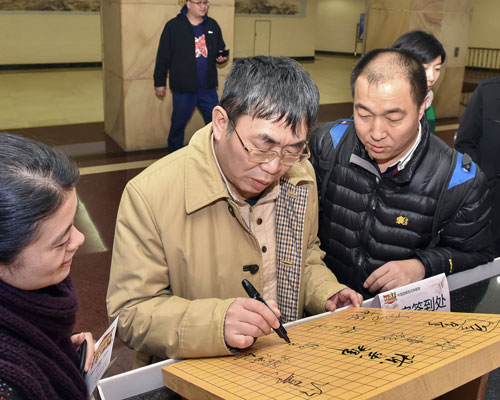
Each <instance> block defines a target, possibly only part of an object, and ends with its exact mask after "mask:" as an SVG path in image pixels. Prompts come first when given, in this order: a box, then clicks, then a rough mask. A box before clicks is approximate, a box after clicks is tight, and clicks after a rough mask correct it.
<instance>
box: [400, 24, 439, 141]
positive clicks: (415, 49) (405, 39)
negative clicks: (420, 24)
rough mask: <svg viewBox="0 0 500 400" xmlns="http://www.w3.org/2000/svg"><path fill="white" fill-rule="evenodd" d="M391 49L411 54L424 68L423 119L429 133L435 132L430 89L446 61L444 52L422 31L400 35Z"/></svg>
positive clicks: (432, 94) (433, 39)
mask: <svg viewBox="0 0 500 400" xmlns="http://www.w3.org/2000/svg"><path fill="white" fill-rule="evenodd" d="M392 48H393V49H402V50H406V51H409V52H410V53H412V54H413V55H414V56H415V57H417V59H418V60H419V61H420V63H421V64H422V65H423V66H424V68H425V74H426V75H427V90H428V93H427V95H428V96H429V99H428V100H427V103H426V107H425V108H426V110H425V117H426V119H427V121H428V122H429V127H430V128H431V132H435V130H436V114H435V112H434V107H432V100H433V99H434V93H433V91H432V87H433V86H434V84H435V83H436V82H437V80H438V79H439V75H440V74H441V67H442V66H443V64H444V61H445V60H446V51H445V50H444V47H443V45H442V44H441V42H440V41H439V40H437V39H436V37H435V36H434V35H432V34H430V33H427V32H424V31H411V32H407V33H405V34H404V35H402V36H401V37H400V38H399V39H398V40H396V41H395V42H394V44H393V45H392Z"/></svg>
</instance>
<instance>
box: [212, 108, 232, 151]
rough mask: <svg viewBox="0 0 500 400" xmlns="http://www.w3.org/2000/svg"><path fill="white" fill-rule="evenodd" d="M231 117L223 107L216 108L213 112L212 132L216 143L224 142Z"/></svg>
mask: <svg viewBox="0 0 500 400" xmlns="http://www.w3.org/2000/svg"><path fill="white" fill-rule="evenodd" d="M228 124H229V117H228V115H227V112H226V110H224V109H223V108H222V107H221V106H215V107H214V109H213V110H212V130H213V134H214V139H215V141H216V142H219V141H220V140H222V138H223V137H224V136H225V135H226V132H227V127H228Z"/></svg>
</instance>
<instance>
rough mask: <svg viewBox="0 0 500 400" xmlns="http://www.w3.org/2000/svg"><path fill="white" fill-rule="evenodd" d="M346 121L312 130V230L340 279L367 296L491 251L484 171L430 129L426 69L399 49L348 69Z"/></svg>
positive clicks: (466, 264) (468, 264)
mask: <svg viewBox="0 0 500 400" xmlns="http://www.w3.org/2000/svg"><path fill="white" fill-rule="evenodd" d="M351 89H352V93H353V97H354V121H351V120H342V121H337V122H333V123H332V122H331V123H327V124H325V125H323V126H321V127H320V128H319V129H318V131H317V132H316V133H315V134H313V138H312V141H311V152H312V163H313V165H314V167H315V170H316V175H317V180H318V191H319V195H320V199H319V201H320V211H319V212H320V217H319V238H320V240H321V245H322V249H323V250H324V251H325V252H326V257H325V262H326V264H327V265H328V267H329V268H330V269H331V270H332V271H333V272H334V273H335V275H336V276H337V278H338V279H339V281H340V282H342V283H344V284H346V285H348V286H350V287H352V288H353V289H354V290H357V291H358V292H360V293H363V295H364V297H365V298H368V297H372V296H373V295H374V294H376V293H377V292H380V291H386V290H390V289H393V288H396V287H399V286H403V285H405V284H408V283H411V282H416V281H418V280H420V279H423V278H426V277H429V276H432V275H436V274H439V273H442V272H445V273H446V274H451V273H454V272H459V271H462V270H465V269H468V268H472V267H474V266H477V265H479V264H484V263H486V262H488V261H491V260H492V258H493V248H492V239H491V233H490V226H489V214H490V206H489V202H488V197H487V196H488V193H487V192H488V189H487V183H486V178H485V176H484V174H483V173H482V172H481V171H480V170H479V168H478V167H477V165H476V164H474V163H473V162H472V161H471V160H470V158H469V157H467V156H462V154H460V153H457V152H456V151H455V150H453V149H451V148H449V147H448V146H447V145H446V144H445V143H443V142H442V141H441V140H440V139H438V138H437V137H435V136H434V135H431V134H430V131H429V127H428V124H427V123H426V121H425V119H424V120H423V121H421V119H422V116H423V114H424V112H425V100H426V94H427V82H426V75H425V70H424V68H423V67H422V65H421V64H420V63H419V62H418V60H416V59H415V58H414V57H413V56H412V55H411V54H410V53H408V52H405V51H404V50H395V49H379V50H374V51H372V52H370V53H368V54H366V55H365V56H364V57H363V58H362V59H361V60H359V62H358V63H357V64H356V66H355V67H354V69H353V71H352V74H351Z"/></svg>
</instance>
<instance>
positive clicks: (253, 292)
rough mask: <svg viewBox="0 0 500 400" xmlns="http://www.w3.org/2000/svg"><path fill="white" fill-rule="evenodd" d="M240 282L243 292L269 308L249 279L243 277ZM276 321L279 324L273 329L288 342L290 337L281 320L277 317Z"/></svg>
mask: <svg viewBox="0 0 500 400" xmlns="http://www.w3.org/2000/svg"><path fill="white" fill-rule="evenodd" d="M241 284H242V285H243V289H245V292H247V294H248V296H249V297H251V298H252V299H255V300H258V301H260V302H261V303H264V304H265V306H266V307H267V308H269V309H270V310H271V307H269V306H268V305H267V303H266V301H265V300H264V298H263V297H262V296H261V295H260V294H259V292H257V289H255V287H254V286H253V285H252V284H251V283H250V282H249V281H247V280H246V279H243V280H242V281H241ZM271 311H272V310H271ZM278 322H279V323H280V326H279V327H278V329H274V328H273V330H274V331H275V332H276V333H277V334H278V336H279V337H280V338H282V339H284V340H285V341H286V342H287V343H290V339H288V335H287V333H286V329H285V328H284V327H283V325H282V324H281V321H280V320H279V319H278Z"/></svg>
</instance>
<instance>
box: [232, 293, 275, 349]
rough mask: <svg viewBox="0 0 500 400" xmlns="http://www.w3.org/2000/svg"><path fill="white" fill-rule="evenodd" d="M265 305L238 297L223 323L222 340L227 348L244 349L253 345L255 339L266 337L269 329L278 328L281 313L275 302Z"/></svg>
mask: <svg viewBox="0 0 500 400" xmlns="http://www.w3.org/2000/svg"><path fill="white" fill-rule="evenodd" d="M267 304H268V305H269V307H271V309H272V311H271V310H270V309H269V308H267V307H266V306H265V305H264V304H263V303H261V302H260V301H258V300H255V299H250V298H245V297H238V298H237V299H236V300H234V302H233V303H232V304H231V305H230V306H229V308H228V309H227V312H226V320H225V321H224V339H225V341H226V344H227V345H228V346H229V347H235V348H238V349H244V348H246V347H249V346H251V345H252V344H253V342H254V340H255V338H258V337H259V336H263V335H268V334H269V333H270V332H271V328H275V329H277V328H278V327H279V321H278V318H277V317H279V316H280V315H281V313H280V311H279V309H278V305H277V304H276V302H275V301H272V300H271V301H268V302H267Z"/></svg>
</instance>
